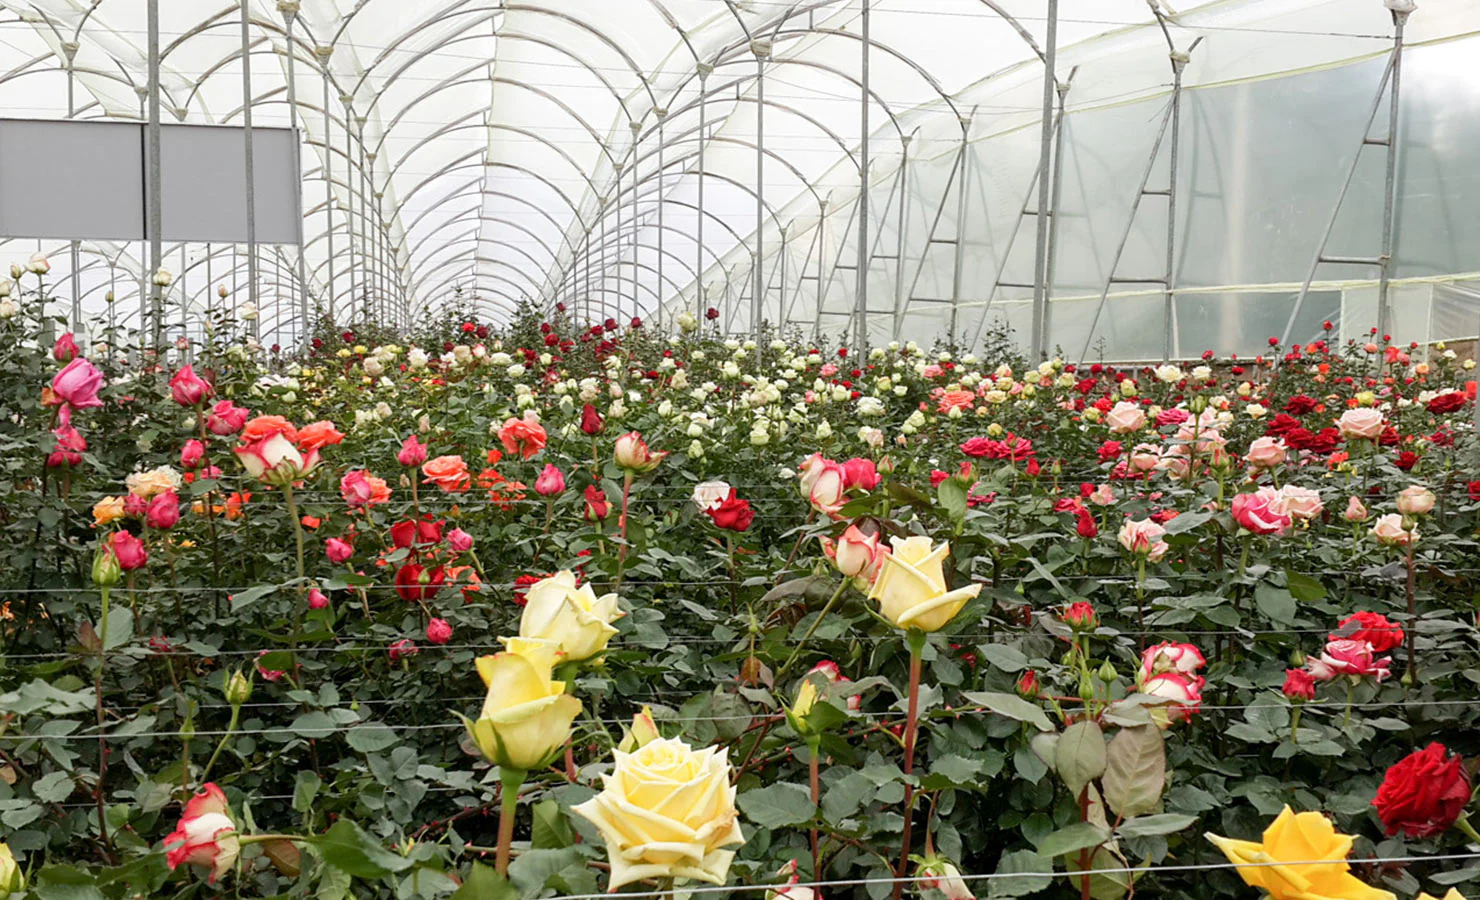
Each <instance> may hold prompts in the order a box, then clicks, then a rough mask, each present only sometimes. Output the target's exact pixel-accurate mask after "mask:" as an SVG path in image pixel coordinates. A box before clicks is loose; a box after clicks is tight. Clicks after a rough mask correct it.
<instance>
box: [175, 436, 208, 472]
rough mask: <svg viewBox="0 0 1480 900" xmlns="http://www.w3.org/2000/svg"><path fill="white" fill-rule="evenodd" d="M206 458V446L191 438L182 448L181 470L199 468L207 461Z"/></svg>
mask: <svg viewBox="0 0 1480 900" xmlns="http://www.w3.org/2000/svg"><path fill="white" fill-rule="evenodd" d="M205 456H206V448H205V445H204V444H202V443H201V442H200V441H197V440H196V439H195V438H191V439H190V440H188V441H186V442H185V446H183V447H181V448H180V468H182V469H195V468H198V467H199V466H200V464H201V462H202V461H203V460H204V459H205Z"/></svg>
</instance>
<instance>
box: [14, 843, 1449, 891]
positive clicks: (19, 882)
mask: <svg viewBox="0 0 1480 900" xmlns="http://www.w3.org/2000/svg"><path fill="white" fill-rule="evenodd" d="M25 890H26V873H25V872H23V871H21V867H20V864H19V863H17V862H16V861H15V854H13V853H11V852H10V845H9V844H6V843H0V897H9V896H10V895H11V894H20V893H24V892H25ZM1450 893H1454V892H1453V891H1450ZM1444 900H1449V898H1448V897H1446V898H1444Z"/></svg>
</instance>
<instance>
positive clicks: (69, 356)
mask: <svg viewBox="0 0 1480 900" xmlns="http://www.w3.org/2000/svg"><path fill="white" fill-rule="evenodd" d="M80 353H81V351H80V350H78V349H77V341H76V340H75V339H74V338H73V337H72V332H70V331H69V332H67V333H66V334H64V335H62V336H61V337H59V338H57V342H56V343H55V344H53V345H52V348H51V357H52V359H55V360H56V361H57V362H59V363H69V362H71V361H72V360H74V359H76V358H77V356H78V354H80Z"/></svg>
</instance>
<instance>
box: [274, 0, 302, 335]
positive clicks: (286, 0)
mask: <svg viewBox="0 0 1480 900" xmlns="http://www.w3.org/2000/svg"><path fill="white" fill-rule="evenodd" d="M278 10H279V11H280V12H282V14H283V19H284V24H286V25H287V31H288V124H289V126H290V127H291V128H292V129H293V148H294V151H295V152H297V153H298V155H299V165H298V170H299V172H302V171H303V164H302V154H301V152H300V150H301V148H302V146H303V138H302V136H300V135H299V134H298V79H297V74H296V70H295V67H294V63H295V61H296V59H295V57H297V55H298V54H297V53H295V52H294V50H293V26H294V25H295V24H297V22H298V0H278ZM298 199H299V204H298V207H299V208H298V266H297V276H298V328H299V332H298V334H299V338H300V343H305V344H306V343H307V342H308V336H309V335H308V331H309V321H308V263H307V261H306V260H305V259H304V252H303V250H304V239H303V202H302V201H303V188H302V186H301V185H300V186H299V187H298Z"/></svg>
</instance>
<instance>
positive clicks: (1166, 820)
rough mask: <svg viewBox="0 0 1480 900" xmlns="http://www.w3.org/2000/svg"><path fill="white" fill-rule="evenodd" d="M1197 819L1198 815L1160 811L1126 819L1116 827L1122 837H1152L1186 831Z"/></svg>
mask: <svg viewBox="0 0 1480 900" xmlns="http://www.w3.org/2000/svg"><path fill="white" fill-rule="evenodd" d="M1196 821H1197V816H1188V815H1184V814H1182V813H1158V814H1156V815H1154V816H1138V817H1136V818H1133V819H1126V820H1125V821H1124V822H1121V823H1120V827H1119V828H1117V829H1115V831H1116V833H1117V834H1119V835H1120V836H1122V837H1130V838H1135V837H1150V836H1152V835H1156V834H1175V833H1176V832H1178V831H1185V830H1186V829H1187V828H1188V826H1190V825H1191V824H1192V823H1193V822H1196Z"/></svg>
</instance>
